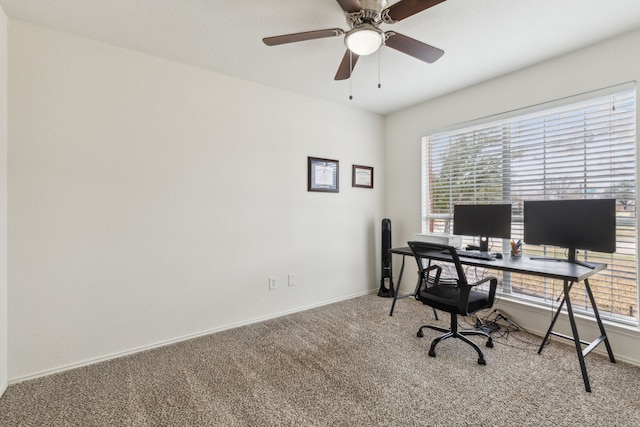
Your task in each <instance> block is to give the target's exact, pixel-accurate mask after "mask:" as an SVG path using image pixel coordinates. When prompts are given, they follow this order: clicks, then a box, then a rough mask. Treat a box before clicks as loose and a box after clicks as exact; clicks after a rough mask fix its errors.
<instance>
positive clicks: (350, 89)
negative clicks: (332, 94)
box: [349, 51, 353, 99]
mask: <svg viewBox="0 0 640 427" xmlns="http://www.w3.org/2000/svg"><path fill="white" fill-rule="evenodd" d="M352 73H353V52H351V51H349V99H353V85H352V84H351V74H352Z"/></svg>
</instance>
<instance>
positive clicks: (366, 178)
mask: <svg viewBox="0 0 640 427" xmlns="http://www.w3.org/2000/svg"><path fill="white" fill-rule="evenodd" d="M351 186H352V187H362V188H373V168H372V167H371V166H360V165H353V171H352V174H351Z"/></svg>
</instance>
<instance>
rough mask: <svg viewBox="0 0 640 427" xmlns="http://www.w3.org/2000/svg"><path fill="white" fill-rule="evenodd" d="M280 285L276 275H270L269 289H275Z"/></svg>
mask: <svg viewBox="0 0 640 427" xmlns="http://www.w3.org/2000/svg"><path fill="white" fill-rule="evenodd" d="M277 287H278V282H277V281H276V278H275V277H269V290H271V291H273V290H274V289H276V288H277Z"/></svg>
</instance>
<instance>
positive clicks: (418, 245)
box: [408, 241, 468, 285]
mask: <svg viewBox="0 0 640 427" xmlns="http://www.w3.org/2000/svg"><path fill="white" fill-rule="evenodd" d="M408 243H409V247H410V248H411V251H412V252H413V255H414V256H415V258H416V261H417V263H418V269H419V270H420V274H421V275H423V274H424V264H423V262H422V260H425V259H431V256H430V255H433V254H434V253H442V254H444V255H446V254H448V255H450V256H451V260H452V262H453V264H454V266H455V268H456V274H457V276H458V278H457V280H458V283H460V284H465V285H466V284H468V282H467V276H466V275H465V273H464V268H462V264H461V263H460V258H459V257H458V253H457V252H456V248H454V247H453V246H448V245H441V244H438V243H430V242H417V241H416V242H408Z"/></svg>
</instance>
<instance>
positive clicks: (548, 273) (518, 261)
mask: <svg viewBox="0 0 640 427" xmlns="http://www.w3.org/2000/svg"><path fill="white" fill-rule="evenodd" d="M389 252H390V253H391V254H396V255H402V267H400V275H399V277H398V284H397V286H396V292H395V295H394V297H393V303H392V305H391V312H390V313H389V316H393V309H394V307H395V303H396V300H398V299H401V298H406V297H408V296H415V294H416V292H417V289H418V286H419V284H420V282H419V281H418V284H417V285H416V289H415V290H414V292H413V294H408V295H403V296H400V297H398V293H399V291H400V285H401V281H402V274H403V270H404V261H405V257H406V256H410V257H412V258H413V252H411V248H409V247H408V246H407V247H402V248H392V249H390V250H389ZM429 258H430V259H431V260H433V261H441V262H450V261H451V256H450V255H447V254H443V253H442V252H439V251H434V252H433V256H431V254H430V257H429ZM460 262H461V263H462V264H464V265H468V266H471V267H481V268H486V269H490V270H500V271H510V272H512V273H521V274H527V275H533V276H542V277H547V278H551V279H558V280H562V281H563V283H564V286H563V292H562V302H561V303H560V306H559V307H558V310H557V311H556V313H555V315H554V316H553V320H552V321H551V324H550V325H549V329H547V333H546V334H545V336H544V339H543V340H542V344H540V348H539V349H538V354H540V353H541V352H542V349H543V348H544V345H545V342H546V341H547V339H548V338H549V335H554V336H557V337H560V338H563V339H567V340H571V341H573V342H574V344H575V347H576V353H577V355H578V361H579V362H580V370H581V371H582V379H583V381H584V387H585V389H586V390H587V391H588V392H590V391H591V386H590V385H589V376H588V375H587V368H586V365H585V363H584V357H585V356H586V355H587V354H589V353H590V352H591V351H592V350H593V349H594V348H596V347H597V346H598V344H600V343H602V342H604V344H605V346H606V348H607V353H608V354H609V360H610V361H611V362H612V363H615V362H616V360H615V358H614V357H613V352H612V351H611V346H610V344H609V339H608V338H607V334H606V332H605V330H604V325H603V324H602V320H600V313H599V312H598V307H597V306H596V303H595V301H594V299H593V293H592V292H591V286H589V277H591V276H593V275H594V274H596V273H598V272H600V271H602V270H604V269H606V268H607V265H606V264H593V266H592V267H586V266H583V265H579V264H576V263H571V262H566V261H564V260H550V259H531V258H530V257H527V256H520V257H512V256H509V255H504V256H503V258H502V259H495V260H491V261H487V260H481V259H474V258H465V257H460ZM418 280H420V279H418ZM577 282H584V285H585V288H586V290H587V294H588V295H589V301H590V302H591V307H592V308H593V314H594V317H595V318H596V322H597V323H598V328H599V329H600V336H599V337H598V338H596V339H595V340H594V341H593V342H586V341H582V340H580V338H579V336H578V329H577V327H576V321H575V318H574V315H573V308H572V307H571V299H570V292H571V288H572V287H573V284H574V283H577ZM565 304H566V307H567V314H568V317H569V323H570V324H571V332H572V334H573V336H568V335H563V334H560V333H557V332H554V331H553V326H554V325H555V323H556V320H557V319H558V316H559V315H560V311H561V310H562V307H563V306H565ZM582 345H585V346H586V347H585V348H584V350H583V349H582Z"/></svg>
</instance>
